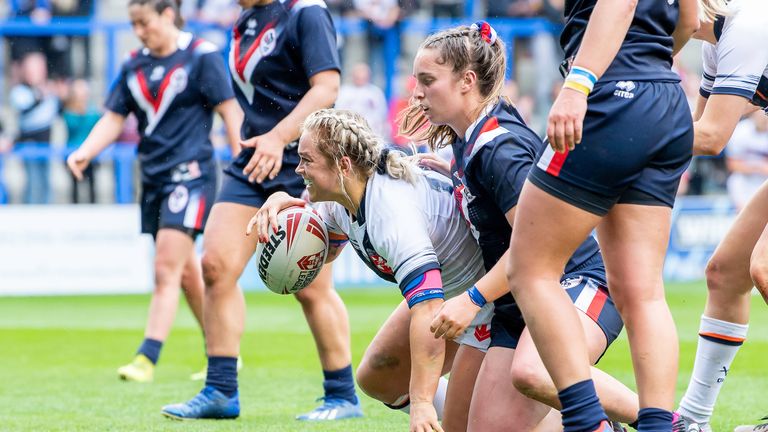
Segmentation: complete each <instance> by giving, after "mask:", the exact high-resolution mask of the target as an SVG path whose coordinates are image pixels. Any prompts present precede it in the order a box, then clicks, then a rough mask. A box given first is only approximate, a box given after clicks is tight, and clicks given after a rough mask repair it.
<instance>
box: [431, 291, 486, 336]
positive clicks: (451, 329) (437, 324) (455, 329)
mask: <svg viewBox="0 0 768 432" xmlns="http://www.w3.org/2000/svg"><path fill="white" fill-rule="evenodd" d="M479 311H480V308H479V307H478V306H477V305H476V304H474V303H472V300H471V299H470V298H469V294H467V293H466V292H465V293H464V294H462V295H460V296H456V297H454V298H452V299H450V300H447V301H446V302H445V303H443V304H442V306H440V309H438V310H437V314H435V319H433V320H432V324H430V325H429V330H430V331H431V332H432V333H434V334H435V339H437V338H439V337H443V338H444V339H446V340H450V339H454V338H456V337H457V336H460V335H461V334H462V333H464V331H465V330H466V329H467V327H469V325H470V324H472V320H473V319H475V316H476V315H477V312H479Z"/></svg>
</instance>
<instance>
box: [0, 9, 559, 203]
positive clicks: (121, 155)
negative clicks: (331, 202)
mask: <svg viewBox="0 0 768 432" xmlns="http://www.w3.org/2000/svg"><path fill="white" fill-rule="evenodd" d="M489 21H490V23H491V24H492V25H493V26H494V27H495V28H496V31H497V33H498V34H499V36H500V37H501V38H502V39H503V40H504V41H505V42H507V50H508V59H509V62H508V69H507V77H508V78H511V77H513V76H514V62H513V61H514V57H515V56H514V43H512V41H513V40H514V39H516V38H525V37H530V36H533V35H535V34H538V33H542V32H549V33H553V32H557V31H559V27H558V26H556V25H553V24H552V23H551V22H549V21H547V20H545V19H541V18H525V19H516V18H511V19H490V20H489ZM469 22H471V19H469V18H467V19H461V20H451V19H406V20H404V21H403V22H401V24H400V32H401V33H406V34H407V33H421V34H428V33H430V32H433V31H435V30H438V29H441V28H445V27H449V26H454V25H458V24H467V23H469ZM336 25H337V28H338V30H339V32H340V34H342V35H345V36H349V35H359V34H362V33H364V32H366V31H367V24H366V22H365V21H363V20H360V19H347V18H343V19H340V20H337V22H336ZM188 27H189V28H190V29H191V30H192V31H194V32H198V31H201V30H206V29H211V28H217V27H215V26H212V25H210V24H204V23H196V22H190V23H189V24H188ZM219 29H220V30H222V31H229V29H221V28H219ZM129 31H131V26H130V24H129V23H128V22H126V21H104V20H97V19H95V18H91V17H86V18H83V17H54V18H52V19H51V21H50V22H48V23H46V24H44V25H40V24H36V23H34V22H32V21H31V20H30V19H29V18H24V17H21V18H13V19H7V20H0V36H45V35H56V34H63V35H72V36H87V35H91V34H94V33H103V35H104V37H105V39H106V47H107V48H106V56H105V59H106V65H105V72H106V73H105V75H106V84H107V85H109V84H111V83H112V82H113V81H114V79H115V78H116V76H117V74H118V71H119V69H118V68H119V66H120V65H119V62H120V60H119V59H121V58H122V57H123V56H122V54H120V53H118V46H117V35H118V34H120V33H121V32H129ZM383 33H384V46H383V51H384V65H385V70H384V77H385V88H384V91H385V94H386V96H387V98H388V99H391V98H392V96H393V94H394V83H395V82H396V79H397V73H398V71H397V67H396V65H397V59H398V58H399V57H400V41H399V37H400V34H399V33H398V32H397V31H396V30H394V29H389V30H383ZM118 56H119V57H118ZM4 61H5V58H4V56H2V55H0V71H4V70H6V68H5V66H4V64H3V62H4ZM3 75H4V74H2V73H0V89H2V88H5V85H4V83H3V81H2V80H3ZM135 149H136V147H135V145H115V146H112V147H110V149H108V150H106V151H105V152H104V153H102V155H100V156H99V158H98V160H112V161H113V162H114V166H115V179H116V186H115V201H116V202H118V203H129V202H133V201H134V197H133V169H132V167H133V161H134V160H135V158H136V154H135V153H136V150H135ZM68 152H69V150H66V149H63V150H62V149H53V148H51V147H50V146H47V145H45V146H40V147H35V146H29V145H25V146H20V147H19V148H17V149H15V150H14V151H13V153H12V154H13V156H15V157H19V158H21V159H29V158H48V159H51V160H59V161H63V160H64V159H65V158H66V156H67V154H68ZM219 156H220V157H221V158H222V159H228V158H229V150H228V149H226V148H225V149H223V150H220V153H219ZM2 162H3V161H2V158H0V179H1V178H2ZM0 186H2V185H0ZM0 202H3V200H2V197H0Z"/></svg>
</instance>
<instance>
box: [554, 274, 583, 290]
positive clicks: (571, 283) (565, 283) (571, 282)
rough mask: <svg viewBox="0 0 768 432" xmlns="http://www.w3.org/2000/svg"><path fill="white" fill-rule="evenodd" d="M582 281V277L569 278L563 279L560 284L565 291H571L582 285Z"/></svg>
mask: <svg viewBox="0 0 768 432" xmlns="http://www.w3.org/2000/svg"><path fill="white" fill-rule="evenodd" d="M582 279H583V277H582V276H576V277H569V278H566V279H563V280H562V281H561V282H560V286H561V287H563V289H571V288H573V287H576V286H578V285H579V284H580V283H581V281H582Z"/></svg>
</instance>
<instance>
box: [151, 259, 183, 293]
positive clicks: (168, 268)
mask: <svg viewBox="0 0 768 432" xmlns="http://www.w3.org/2000/svg"><path fill="white" fill-rule="evenodd" d="M154 267H155V290H161V289H165V288H166V287H167V286H169V285H173V286H174V289H178V282H180V279H181V272H182V270H181V269H180V268H179V266H178V264H177V263H176V259H174V258H172V257H164V256H159V255H158V256H155V264H154Z"/></svg>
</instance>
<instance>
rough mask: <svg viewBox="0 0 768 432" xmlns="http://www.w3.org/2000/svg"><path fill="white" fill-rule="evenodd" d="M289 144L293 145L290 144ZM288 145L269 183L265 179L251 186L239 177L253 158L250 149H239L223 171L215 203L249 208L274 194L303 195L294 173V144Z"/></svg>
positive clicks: (297, 156) (301, 185)
mask: <svg viewBox="0 0 768 432" xmlns="http://www.w3.org/2000/svg"><path fill="white" fill-rule="evenodd" d="M292 144H293V143H292ZM292 144H289V145H288V147H286V149H285V151H284V152H283V166H282V167H281V169H280V172H279V173H278V174H277V177H275V178H274V179H273V180H270V179H269V178H267V179H265V180H264V181H263V182H262V183H261V184H259V183H251V182H249V181H248V176H246V175H243V168H245V166H246V165H247V164H248V161H250V160H251V156H253V150H249V149H246V150H243V151H241V152H240V154H239V155H238V156H237V158H236V159H235V160H233V161H232V163H231V164H229V166H228V167H227V168H225V169H224V181H223V182H222V184H221V190H220V191H219V196H218V198H216V202H231V203H237V204H243V205H247V206H251V207H261V206H262V205H263V204H264V201H266V200H267V198H269V196H270V195H272V194H273V193H275V192H285V193H287V194H288V195H290V196H293V197H296V198H299V197H301V194H302V192H304V189H305V187H304V180H303V179H302V178H301V176H300V175H298V174H296V167H297V166H299V153H298V151H297V149H296V146H295V144H293V145H292Z"/></svg>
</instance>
